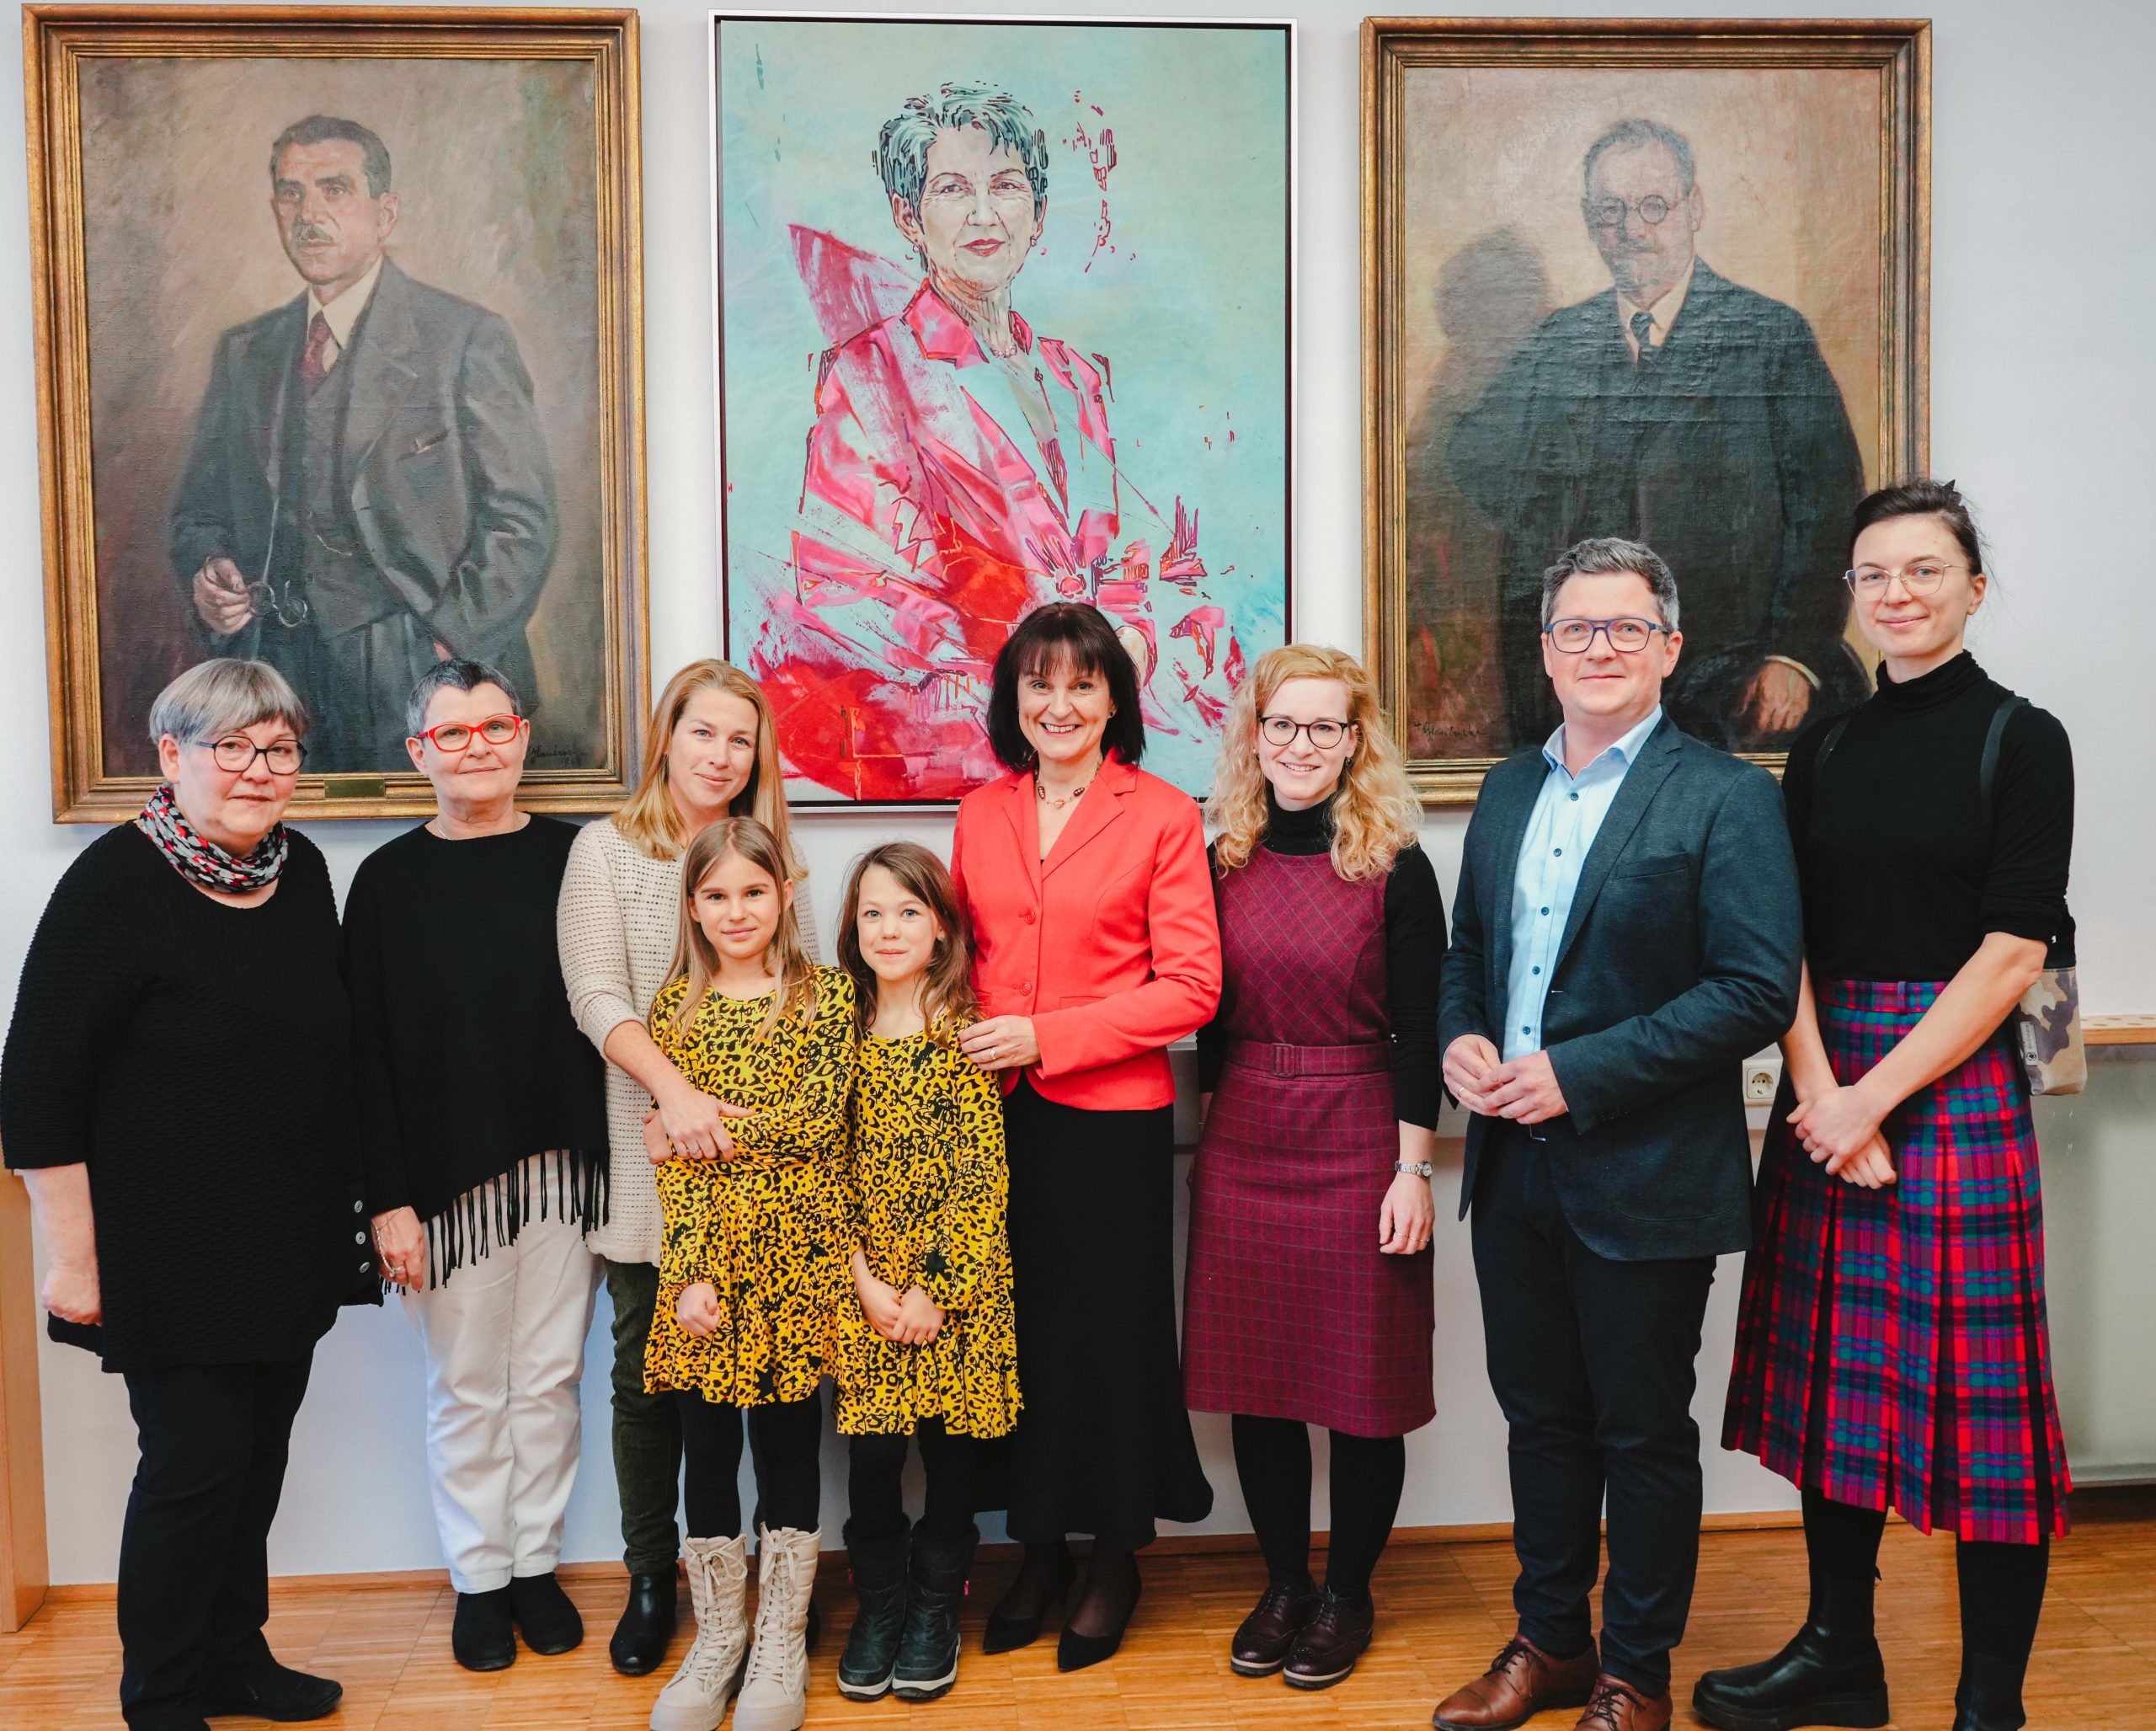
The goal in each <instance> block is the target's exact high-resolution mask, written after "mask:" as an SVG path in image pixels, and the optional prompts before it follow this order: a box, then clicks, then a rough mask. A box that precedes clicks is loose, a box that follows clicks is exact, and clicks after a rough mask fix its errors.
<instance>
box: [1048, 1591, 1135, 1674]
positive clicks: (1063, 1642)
mask: <svg viewBox="0 0 2156 1731" xmlns="http://www.w3.org/2000/svg"><path fill="white" fill-rule="evenodd" d="M1144 1592H1145V1579H1144V1578H1143V1577H1142V1576H1141V1577H1140V1578H1139V1579H1138V1581H1137V1582H1136V1583H1135V1584H1134V1585H1133V1586H1132V1588H1131V1589H1130V1603H1129V1604H1128V1605H1125V1606H1124V1607H1123V1621H1121V1622H1119V1623H1118V1624H1117V1625H1116V1626H1115V1627H1114V1629H1113V1631H1111V1632H1109V1633H1107V1634H1105V1635H1081V1634H1080V1633H1079V1632H1077V1631H1076V1630H1075V1629H1074V1628H1072V1627H1070V1624H1069V1623H1068V1622H1067V1621H1066V1622H1065V1624H1064V1626H1063V1632H1062V1633H1061V1634H1060V1635H1059V1636H1058V1637H1057V1638H1056V1642H1055V1668H1056V1670H1059V1671H1082V1670H1085V1669H1086V1666H1088V1665H1097V1664H1100V1662H1101V1661H1102V1659H1113V1658H1114V1657H1115V1650H1116V1648H1118V1647H1120V1646H1122V1645H1123V1631H1124V1630H1125V1629H1127V1628H1129V1627H1130V1619H1131V1617H1132V1616H1134V1614H1135V1613H1136V1611H1137V1610H1138V1600H1139V1597H1140V1596H1141V1595H1143V1594H1144Z"/></svg>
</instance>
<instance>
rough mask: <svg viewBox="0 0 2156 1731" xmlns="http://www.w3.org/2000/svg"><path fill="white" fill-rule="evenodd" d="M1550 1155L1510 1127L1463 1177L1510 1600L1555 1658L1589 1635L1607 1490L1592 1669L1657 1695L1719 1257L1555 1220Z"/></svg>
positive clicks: (1695, 1489)
mask: <svg viewBox="0 0 2156 1731" xmlns="http://www.w3.org/2000/svg"><path fill="white" fill-rule="evenodd" d="M1549 1162H1550V1156H1549V1153H1548V1151H1547V1150H1546V1149H1545V1147H1544V1146H1543V1145H1542V1144H1541V1143H1540V1142H1537V1141H1533V1140H1532V1139H1530V1138H1529V1136H1528V1135H1525V1134H1524V1133H1523V1132H1521V1131H1519V1130H1514V1129H1513V1128H1511V1127H1509V1126H1508V1127H1507V1128H1506V1129H1504V1130H1501V1131H1499V1132H1498V1133H1497V1135H1494V1136H1492V1139H1491V1141H1490V1144H1489V1146H1488V1147H1487V1148H1486V1151H1485V1152H1484V1155H1483V1158H1482V1167H1481V1172H1480V1173H1479V1174H1478V1175H1477V1177H1476V1188H1475V1210H1474V1222H1473V1237H1474V1244H1475V1275H1476V1284H1477V1285H1478V1286H1479V1287H1480V1289H1481V1295H1482V1332H1483V1338H1484V1342H1485V1345H1486V1349H1487V1353H1488V1358H1489V1365H1490V1386H1491V1388H1492V1391H1493V1392H1495V1393H1496V1395H1497V1404H1498V1406H1499V1407H1500V1408H1502V1409H1503V1411H1504V1415H1505V1422H1506V1424H1508V1426H1509V1427H1510V1440H1509V1444H1508V1453H1509V1458H1510V1464H1511V1470H1512V1489H1513V1548H1514V1550H1515V1551H1516V1552H1518V1557H1519V1579H1518V1583H1517V1584H1515V1586H1514V1587H1513V1605H1514V1607H1515V1608H1516V1609H1517V1610H1518V1613H1519V1627H1520V1631H1521V1632H1522V1633H1524V1635H1526V1636H1527V1638H1529V1640H1531V1641H1533V1642H1534V1643H1535V1644H1536V1645H1537V1646H1539V1647H1541V1648H1545V1650H1547V1651H1548V1652H1550V1653H1552V1654H1557V1655H1559V1656H1560V1657H1569V1656H1571V1655H1572V1654H1577V1653H1580V1652H1582V1651H1584V1650H1585V1649H1586V1648H1587V1647H1588V1643H1590V1642H1591V1641H1592V1640H1593V1625H1592V1622H1591V1621H1590V1618H1589V1615H1588V1595H1589V1593H1591V1592H1592V1591H1593V1587H1594V1582H1595V1577H1596V1575H1597V1573H1598V1572H1599V1565H1600V1562H1601V1545H1600V1542H1599V1537H1598V1531H1597V1529H1598V1523H1599V1521H1600V1520H1601V1518H1602V1516H1603V1514H1604V1498H1605V1496H1606V1497H1607V1499H1608V1519H1609V1579H1607V1580H1606V1581H1605V1582H1604V1586H1603V1595H1602V1620H1603V1632H1602V1666H1603V1669H1604V1670H1606V1671H1609V1672H1610V1673H1611V1674H1612V1675H1615V1676H1617V1677H1620V1678H1622V1679H1623V1680H1625V1682H1628V1683H1630V1684H1631V1685H1633V1686H1635V1687H1636V1688H1638V1689H1641V1690H1644V1691H1646V1693H1648V1694H1650V1695H1658V1694H1660V1693H1661V1692H1662V1691H1663V1690H1665V1689H1667V1688H1668V1686H1669V1654H1670V1649H1671V1648H1673V1647H1675V1646H1676V1645H1677V1643H1678V1642H1679V1641H1681V1640H1682V1639H1683V1638H1684V1622H1685V1619H1686V1617H1687V1616H1689V1613H1690V1611H1691V1606H1692V1585H1693V1580H1694V1576H1695V1575H1696V1574H1697V1573H1698V1570H1699V1561H1700V1503H1701V1490H1700V1431H1699V1427H1698V1426H1697V1425H1696V1424H1694V1423H1693V1422H1692V1411H1691V1408H1692V1392H1693V1386H1694V1381H1695V1377H1694V1368H1693V1361H1694V1360H1695V1359H1696V1358H1697V1357H1698V1356H1699V1352H1700V1323H1701V1322H1702V1321H1703V1319H1704V1318H1705V1315H1706V1308H1707V1289H1708V1287H1709V1285H1710V1284H1711V1283H1712V1282H1713V1280H1714V1273H1715V1265H1714V1261H1713V1258H1709V1257H1700V1258H1683V1259H1678V1260H1673V1261H1668V1262H1616V1261H1613V1260H1611V1259H1610V1258H1608V1257H1604V1256H1598V1255H1597V1254H1596V1253H1594V1252H1593V1250H1591V1249H1589V1248H1588V1247H1587V1245H1586V1244H1585V1243H1583V1242H1582V1241H1581V1239H1580V1237H1579V1235H1578V1234H1577V1233H1576V1232H1575V1231H1572V1227H1571V1226H1570V1225H1569V1224H1568V1223H1567V1222H1566V1219H1565V1215H1564V1210H1563V1209H1562V1208H1561V1206H1560V1205H1559V1204H1558V1200H1557V1193H1556V1186H1555V1184H1554V1183H1552V1182H1551V1178H1550V1164H1549Z"/></svg>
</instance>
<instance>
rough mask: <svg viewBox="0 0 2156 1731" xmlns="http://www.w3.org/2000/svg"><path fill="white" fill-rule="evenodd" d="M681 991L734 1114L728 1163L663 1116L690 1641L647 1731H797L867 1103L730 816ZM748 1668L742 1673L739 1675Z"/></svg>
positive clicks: (662, 1269)
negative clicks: (749, 1463)
mask: <svg viewBox="0 0 2156 1731" xmlns="http://www.w3.org/2000/svg"><path fill="white" fill-rule="evenodd" d="M681 881H682V884H683V886H684V888H683V897H682V909H681V932H680V947H679V948H678V950H677V951H676V953H675V961H674V973H675V979H674V980H673V982H672V983H671V984H670V985H669V986H666V987H665V989H664V991H661V992H660V993H659V996H658V997H657V998H656V999H655V1000H654V1002H653V1004H652V1007H651V1024H650V1025H651V1034H652V1038H653V1039H654V1040H655V1041H656V1042H657V1043H658V1044H659V1050H661V1051H663V1052H664V1053H665V1054H666V1055H667V1057H668V1058H670V1059H671V1060H672V1061H673V1062H674V1064H675V1066H676V1067H677V1068H678V1069H679V1070H680V1072H681V1073H682V1074H683V1075H684V1076H686V1077H688V1078H689V1080H690V1081H691V1082H694V1083H696V1086H697V1087H700V1088H702V1089H703V1090H704V1091H705V1092H706V1093H709V1094H712V1095H713V1096H715V1097H716V1098H718V1100H719V1102H720V1103H721V1109H722V1110H723V1112H725V1114H727V1124H728V1128H727V1132H726V1135H725V1136H724V1137H723V1141H722V1146H721V1147H720V1150H719V1157H718V1159H716V1160H708V1161H707V1160H688V1159H684V1158H681V1157H679V1156H678V1155H676V1154H675V1151H674V1150H673V1148H672V1146H671V1145H670V1144H669V1142H668V1141H666V1138H665V1135H664V1132H663V1131H662V1130H659V1127H658V1125H657V1123H656V1121H655V1120H647V1122H646V1125H645V1142H646V1146H647V1147H648V1149H649V1151H650V1152H651V1156H652V1158H653V1159H654V1161H656V1162H659V1175H658V1176H659V1201H660V1203H661V1204H662V1205H663V1207H664V1215H665V1232H664V1239H663V1241H662V1252H661V1255H660V1258H659V1303H658V1307H657V1311H656V1313H655V1314H654V1317H653V1318H652V1325H651V1344H650V1346H649V1347H648V1349H647V1351H646V1353H645V1356H644V1386H646V1387H647V1388H648V1389H650V1390H652V1391H654V1392H657V1391H659V1390H664V1389H670V1390H673V1391H675V1397H676V1399H677V1401H678V1402H679V1403H680V1413H681V1443H682V1454H683V1457H684V1461H685V1464H686V1468H687V1472H686V1487H685V1488H686V1497H685V1499H684V1503H685V1505H686V1515H687V1521H688V1542H687V1544H686V1547H684V1552H685V1556H686V1561H687V1563H688V1570H689V1586H690V1590H691V1596H692V1597H693V1599H694V1600H695V1604H696V1643H695V1644H694V1645H693V1646H692V1647H691V1648H690V1649H689V1652H688V1655H687V1657H686V1658H685V1659H683V1660H682V1662H681V1668H680V1671H679V1672H677V1673H676V1674H675V1677H674V1679H673V1680H672V1681H671V1682H670V1683H669V1684H668V1685H667V1686H666V1687H665V1689H664V1691H663V1692H662V1693H661V1694H660V1696H659V1699H658V1701H657V1702H655V1703H654V1706H653V1707H652V1712H651V1723H652V1728H653V1731H712V1728H713V1727H714V1726H716V1725H717V1724H718V1722H719V1720H720V1718H722V1717H723V1715H724V1713H725V1711H726V1702H727V1698H728V1696H730V1695H732V1694H733V1693H734V1691H735V1689H736V1688H737V1687H738V1688H739V1691H740V1699H739V1702H737V1703H736V1704H735V1707H734V1725H735V1727H736V1728H737V1731H797V1728H798V1726H799V1725H800V1724H801V1723H802V1720H803V1718H805V1717H806V1715H807V1712H808V1675H809V1652H808V1643H807V1638H806V1632H807V1627H808V1618H809V1589H810V1588H811V1587H812V1586H813V1585H814V1582H815V1578H816V1557H817V1552H818V1551H819V1548H820V1545H821V1541H822V1537H823V1534H822V1531H821V1529H820V1526H819V1521H818V1510H817V1504H818V1500H819V1490H820V1483H819V1472H818V1467H817V1451H818V1445H819V1442H820V1440H821V1435H822V1430H823V1406H822V1402H821V1401H820V1399H819V1389H820V1386H821V1384H822V1381H823V1379H824V1377H825V1376H827V1375H828V1374H830V1369H831V1360H832V1355H833V1351H834V1348H835V1335H836V1330H837V1327H838V1320H839V1316H840V1312H841V1306H851V1304H852V1301H853V1300H852V1295H851V1293H850V1292H849V1291H848V1290H846V1251H847V1248H848V1247H849V1246H850V1245H851V1243H852V1242H853V1235H852V1232H851V1226H850V1223H849V1220H848V1213H847V1207H846V1198H845V1186H844V1180H843V1178H842V1175H841V1166H842V1165H843V1163H844V1161H845V1157H846V1109H847V1101H848V1098H850V1096H851V1093H852V1091H853V1067H854V1049H855V1033H854V1014H853V982H852V980H850V979H849V978H847V976H846V975H845V974H844V973H842V972H841V971H840V970H838V969H836V968H819V967H816V966H815V965H814V964H812V963H811V962H810V961H809V957H808V954H807V953H806V952H805V951H804V950H803V947H802V943H801V934H800V930H799V927H798V925H797V923H796V921H795V917H794V911H793V895H794V886H793V884H792V880H791V879H789V877H788V875H787V870H786V859H785V855H784V854H783V852H782V851H781V849H780V847H779V844H778V842H777V841H776V838H775V837H774V836H772V834H771V831H769V830H767V829H766V828H765V827H764V825H761V824H760V823H758V822H757V821H756V820H755V819H754V818H748V817H730V818H723V819H722V820H719V821H718V822H717V823H715V824H712V825H711V826H710V827H709V828H707V829H706V830H704V831H702V833H701V834H699V835H698V836H697V837H696V840H695V841H692V842H691V843H690V845H689V851H688V853H687V855H686V857H685V858H684V859H683V861H682V874H681ZM744 1416H745V1418H746V1421H747V1429H748V1432H749V1435H750V1441H751V1442H752V1444H753V1445H754V1450H753V1453H754V1456H755V1468H756V1499H757V1502H758V1504H759V1515H758V1520H759V1523H760V1525H759V1540H758V1545H757V1553H756V1554H757V1604H756V1628H755V1642H754V1644H753V1646H751V1645H750V1643H749V1642H748V1640H747V1631H746V1630H745V1628H744V1603H743V1601H744V1589H745V1587H746V1585H747V1561H746V1557H745V1556H744V1541H743V1539H742V1536H741V1507H740V1499H739V1493H738V1491H737V1489H736V1488H735V1487H736V1481H737V1477H738V1475H739V1471H740V1465H741V1433H742V1429H743V1421H744ZM744 1661H745V1663H744Z"/></svg>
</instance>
